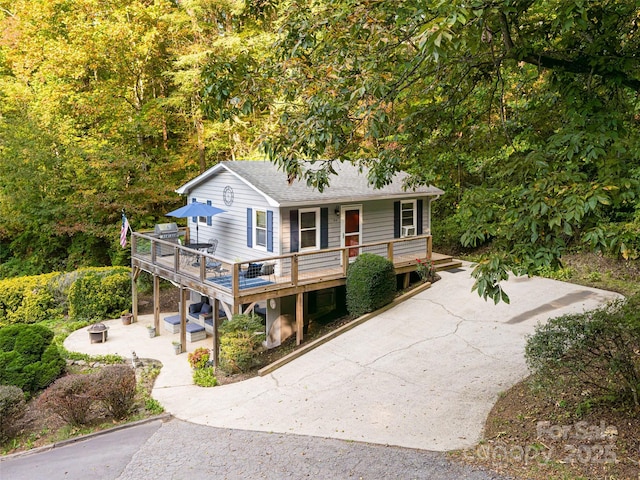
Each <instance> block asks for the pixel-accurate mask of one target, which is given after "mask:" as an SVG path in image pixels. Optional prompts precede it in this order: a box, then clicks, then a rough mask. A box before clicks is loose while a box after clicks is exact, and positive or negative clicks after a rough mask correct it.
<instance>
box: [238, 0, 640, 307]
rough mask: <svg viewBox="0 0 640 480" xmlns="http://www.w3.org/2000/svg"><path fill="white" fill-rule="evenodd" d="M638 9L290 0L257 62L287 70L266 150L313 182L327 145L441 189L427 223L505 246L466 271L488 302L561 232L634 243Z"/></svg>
mask: <svg viewBox="0 0 640 480" xmlns="http://www.w3.org/2000/svg"><path fill="white" fill-rule="evenodd" d="M363 18H366V21H362V19H363ZM636 20H637V5H636V4H635V3H634V2H575V1H573V0H559V1H557V2H512V1H510V0H499V1H497V2H491V3H488V2H475V3H474V4H473V5H470V4H469V3H465V2H441V1H417V0H409V1H404V2H401V5H399V3H398V2H395V1H392V0H382V1H379V2H373V3H372V2H368V1H358V0H356V1H350V0H319V1H317V2H314V3H313V4H311V5H310V4H308V2H299V1H293V2H289V3H288V4H287V15H286V17H285V16H283V18H282V24H281V26H280V29H279V35H278V37H277V42H276V48H275V49H274V55H273V58H272V62H263V64H262V65H263V70H262V71H263V72H264V73H263V74H264V75H270V77H271V78H272V79H279V78H286V79H287V82H286V83H285V84H284V86H283V90H282V97H283V98H284V102H282V100H281V99H280V98H279V99H278V103H277V108H276V107H275V105H274V111H276V112H277V113H278V114H279V115H280V117H279V122H278V125H277V126H276V127H274V129H273V131H272V132H270V135H269V136H268V137H267V139H266V140H265V145H264V147H265V151H266V153H267V155H268V156H269V158H270V159H271V160H273V161H275V162H276V163H278V165H279V166H280V167H282V168H283V169H284V170H285V171H286V172H287V173H288V174H289V175H290V176H291V177H292V178H300V179H302V180H303V181H305V180H306V181H307V182H308V183H309V184H312V185H315V186H317V187H318V188H320V189H322V188H324V187H325V186H326V185H327V184H328V183H329V180H330V174H331V173H333V167H332V164H333V161H328V160H325V159H338V160H335V161H351V162H354V163H358V164H360V165H365V166H367V167H369V168H370V171H369V180H370V181H371V183H372V184H373V185H376V186H381V185H384V184H386V183H387V182H388V180H389V178H390V177H391V175H393V174H394V173H396V172H397V171H399V170H406V171H409V172H410V173H411V175H412V177H411V178H410V179H409V180H408V184H409V185H413V184H429V183H433V184H435V185H437V186H439V187H442V188H444V190H445V191H446V192H447V195H446V196H445V197H443V199H442V200H439V202H438V203H440V202H443V201H444V203H445V205H446V206H443V207H442V209H441V212H443V213H445V214H446V215H449V216H452V218H451V220H449V222H448V224H447V225H446V227H445V228H444V229H442V230H438V229H439V226H438V225H439V222H441V221H442V216H439V217H438V220H437V221H434V225H436V227H435V228H434V232H436V233H438V235H441V238H444V239H445V240H446V239H447V238H450V236H451V235H452V234H456V235H458V238H459V239H460V241H461V244H462V246H463V247H465V248H474V247H478V246H484V245H488V244H491V245H492V247H493V251H496V252H500V253H499V256H500V258H499V259H498V264H499V266H498V267H496V268H494V265H493V264H492V263H491V262H489V263H488V264H487V265H486V267H484V266H483V267H481V268H479V269H477V270H476V274H477V275H476V278H477V280H481V277H484V276H485V275H486V279H484V280H483V281H481V282H479V283H477V287H478V288H477V290H478V292H479V293H480V294H481V295H482V296H484V297H485V298H491V299H493V300H494V301H501V300H504V299H505V298H507V297H505V296H504V295H503V291H502V289H501V288H499V284H500V282H501V281H502V280H501V279H502V277H503V271H510V270H511V271H514V272H515V273H527V274H535V272H536V270H537V269H538V268H540V267H543V266H547V267H550V268H554V269H555V268H556V266H557V265H558V259H559V258H560V257H561V255H562V254H563V253H564V252H566V250H567V248H568V247H569V246H574V245H580V246H584V247H587V248H591V249H598V250H601V251H604V252H605V253H614V254H615V255H619V256H622V257H623V258H636V257H637V256H638V255H639V253H638V252H640V245H639V243H638V238H639V237H638V235H637V232H638V218H640V203H639V202H638V201H637V200H638V196H639V192H640V164H639V161H638V159H639V158H640V157H639V156H638V152H639V151H640V127H639V125H638V122H637V94H638V91H640V77H639V76H638V72H639V71H640V60H639V59H638V58H637V57H636V56H635V53H636V51H637V49H638V38H637V37H638V36H637V32H636V30H635V28H630V27H629V26H630V25H635V23H636ZM630 59H632V60H630ZM230 111H231V110H230ZM236 113H237V112H236ZM307 161H311V162H312V164H311V165H308V164H306V163H304V162H307ZM438 208H441V207H438ZM443 216H444V215H443Z"/></svg>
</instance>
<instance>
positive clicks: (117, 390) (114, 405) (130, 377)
mask: <svg viewBox="0 0 640 480" xmlns="http://www.w3.org/2000/svg"><path fill="white" fill-rule="evenodd" d="M94 377H95V382H94V387H93V388H94V389H95V392H96V398H97V399H98V401H100V402H101V403H102V404H103V405H104V406H105V407H106V408H107V410H108V411H109V412H110V413H111V415H113V417H114V418H116V419H118V420H119V419H122V418H125V417H126V416H127V415H128V414H129V412H130V411H131V408H132V407H133V403H134V400H135V396H136V373H135V370H134V369H133V368H131V367H129V366H128V365H110V366H107V367H104V368H103V369H101V370H100V371H99V372H98V373H97V374H94Z"/></svg>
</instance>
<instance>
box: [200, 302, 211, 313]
mask: <svg viewBox="0 0 640 480" xmlns="http://www.w3.org/2000/svg"><path fill="white" fill-rule="evenodd" d="M200 313H211V305H209V304H208V303H205V304H203V305H202V308H201V309H200Z"/></svg>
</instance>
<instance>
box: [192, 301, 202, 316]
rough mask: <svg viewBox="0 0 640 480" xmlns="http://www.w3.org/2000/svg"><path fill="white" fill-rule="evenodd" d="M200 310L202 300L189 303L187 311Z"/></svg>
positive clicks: (194, 311) (195, 311)
mask: <svg viewBox="0 0 640 480" xmlns="http://www.w3.org/2000/svg"><path fill="white" fill-rule="evenodd" d="M201 310H202V302H200V303H192V304H191V305H189V313H198V312H200V311H201Z"/></svg>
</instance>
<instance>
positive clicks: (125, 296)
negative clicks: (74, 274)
mask: <svg viewBox="0 0 640 480" xmlns="http://www.w3.org/2000/svg"><path fill="white" fill-rule="evenodd" d="M79 273H80V275H79V277H78V278H77V279H76V281H75V282H73V284H72V285H71V287H70V288H69V318H70V319H71V320H89V321H92V320H104V319H105V318H116V317H118V316H119V315H120V312H122V311H123V310H127V309H130V308H131V271H130V269H129V268H126V267H110V268H90V269H82V270H80V271H79Z"/></svg>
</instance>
